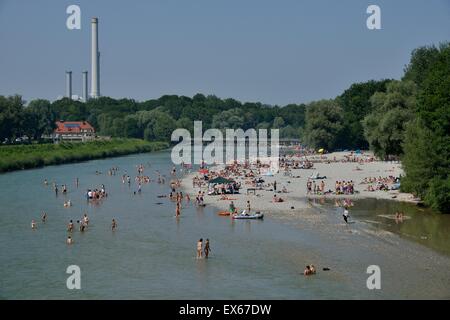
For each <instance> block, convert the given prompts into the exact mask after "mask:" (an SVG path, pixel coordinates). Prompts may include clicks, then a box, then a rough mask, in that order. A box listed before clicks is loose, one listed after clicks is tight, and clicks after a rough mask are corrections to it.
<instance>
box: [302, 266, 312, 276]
mask: <svg viewBox="0 0 450 320" xmlns="http://www.w3.org/2000/svg"><path fill="white" fill-rule="evenodd" d="M311 274H312V273H311V267H310V266H309V265H308V266H306V268H305V271H303V275H305V276H310V275H311Z"/></svg>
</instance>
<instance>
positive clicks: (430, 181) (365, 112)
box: [0, 43, 450, 211]
mask: <svg viewBox="0 0 450 320" xmlns="http://www.w3.org/2000/svg"><path fill="white" fill-rule="evenodd" d="M449 117H450V44H449V43H443V44H440V45H439V46H428V47H421V48H418V49H415V50H414V51H413V52H412V55H411V60H410V62H409V63H408V64H407V65H406V67H405V73H404V76H403V78H402V79H400V80H391V79H382V80H377V81H376V80H370V81H367V82H363V83H355V84H352V85H351V86H350V87H349V88H348V89H347V90H345V91H344V92H343V93H342V94H341V95H339V96H337V97H336V98H334V99H328V100H320V101H314V102H311V103H309V104H289V105H286V106H272V105H265V104H262V103H260V102H240V101H237V100H235V99H231V98H228V99H220V98H218V97H216V96H214V95H208V96H205V95H203V94H196V95H194V96H193V97H186V96H177V95H164V96H162V97H160V98H158V99H151V100H147V101H142V102H138V101H135V100H132V99H112V98H109V97H101V98H98V99H90V100H88V101H87V102H86V103H83V102H79V101H73V100H70V99H67V98H64V99H61V100H57V101H54V102H50V101H48V100H42V99H38V100H33V101H31V102H30V103H29V104H28V106H26V107H25V105H24V102H23V100H22V99H21V97H20V96H12V97H2V96H0V140H1V141H4V140H5V139H7V141H14V140H15V139H16V138H17V137H21V136H24V135H25V136H27V137H29V139H30V140H31V139H36V138H39V137H40V136H41V135H42V134H49V133H51V132H52V131H53V129H54V122H55V120H66V121H80V120H86V121H89V122H90V123H91V124H92V125H93V126H94V127H95V129H96V132H97V134H99V135H105V136H112V137H123V138H138V139H145V140H147V141H154V140H162V141H167V142H169V141H170V137H171V133H172V132H173V130H174V129H176V128H186V129H188V130H190V131H191V132H192V130H193V122H194V121H202V122H203V123H202V126H203V130H207V129H209V128H234V129H236V128H242V129H244V130H246V129H249V128H255V129H259V128H265V129H271V128H277V129H280V137H281V138H297V139H299V140H300V141H301V142H303V143H304V144H306V145H308V146H310V147H313V148H317V149H319V148H325V149H326V150H328V151H333V150H339V149H342V150H343V149H353V150H355V149H368V148H370V149H371V150H373V151H374V152H375V154H376V155H377V156H379V157H380V158H382V159H401V160H402V162H403V164H404V169H405V173H406V177H404V178H403V179H402V184H401V188H402V190H403V191H407V192H411V193H414V194H415V195H417V196H419V197H421V198H422V199H424V200H425V202H426V203H427V204H428V205H430V206H432V207H433V208H435V209H438V210H441V211H443V210H444V209H446V208H449V207H450V177H449V168H450V163H449V161H450V160H449V159H450V140H449V139H450V119H449Z"/></svg>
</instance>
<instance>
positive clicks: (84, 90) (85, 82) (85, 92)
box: [81, 71, 88, 102]
mask: <svg viewBox="0 0 450 320" xmlns="http://www.w3.org/2000/svg"><path fill="white" fill-rule="evenodd" d="M81 96H82V97H83V100H84V102H86V101H87V100H88V72H87V71H83V86H82V87H81Z"/></svg>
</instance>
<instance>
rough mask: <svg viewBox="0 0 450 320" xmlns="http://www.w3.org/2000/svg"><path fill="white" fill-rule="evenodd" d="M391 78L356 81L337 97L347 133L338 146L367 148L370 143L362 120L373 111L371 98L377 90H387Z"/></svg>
mask: <svg viewBox="0 0 450 320" xmlns="http://www.w3.org/2000/svg"><path fill="white" fill-rule="evenodd" d="M390 81H391V80H381V81H374V80H371V81H367V82H363V83H355V84H352V85H351V86H350V88H349V89H347V90H345V91H344V93H343V94H341V95H340V96H339V97H337V99H336V101H337V103H338V104H339V106H340V107H341V108H342V110H343V112H344V114H343V121H344V123H343V125H344V129H343V130H344V131H345V135H344V136H342V137H341V139H340V140H339V141H338V142H337V145H336V147H340V148H350V149H367V148H368V147H369V144H368V142H367V140H366V139H365V138H364V129H363V126H362V123H361V121H362V120H363V119H364V117H365V116H366V115H368V114H369V113H370V112H371V111H372V106H371V103H370V98H371V97H372V96H373V94H374V93H376V92H385V91H386V85H387V84H388V83H389V82H390Z"/></svg>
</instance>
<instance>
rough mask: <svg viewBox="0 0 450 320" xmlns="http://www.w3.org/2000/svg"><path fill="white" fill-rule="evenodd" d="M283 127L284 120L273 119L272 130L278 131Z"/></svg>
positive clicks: (280, 118) (279, 118)
mask: <svg viewBox="0 0 450 320" xmlns="http://www.w3.org/2000/svg"><path fill="white" fill-rule="evenodd" d="M283 126H284V119H283V118H282V117H276V118H275V119H273V124H272V128H274V129H280V128H281V127H283Z"/></svg>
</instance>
